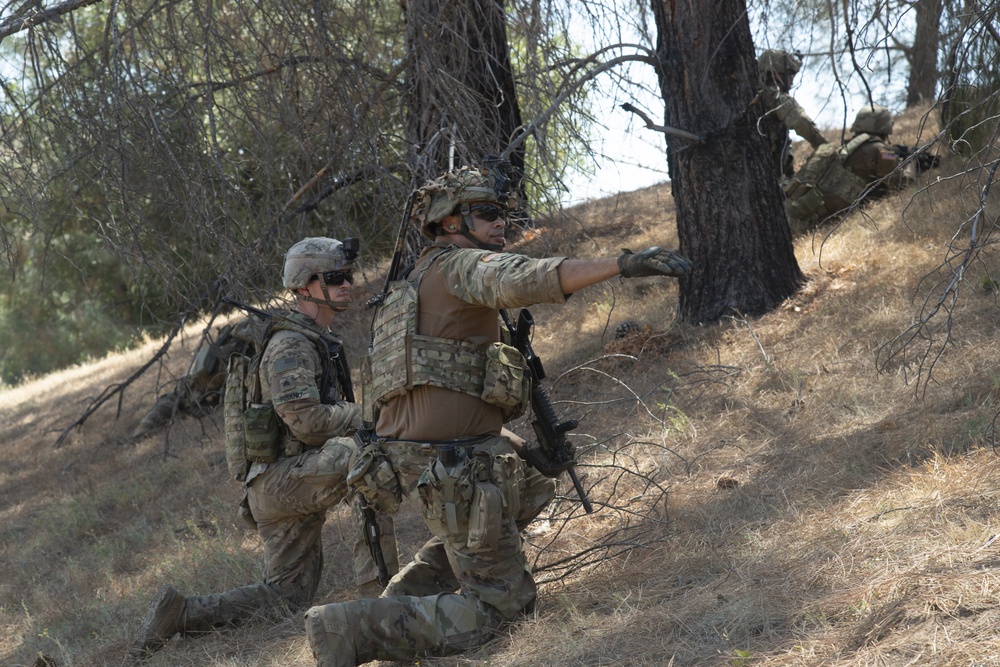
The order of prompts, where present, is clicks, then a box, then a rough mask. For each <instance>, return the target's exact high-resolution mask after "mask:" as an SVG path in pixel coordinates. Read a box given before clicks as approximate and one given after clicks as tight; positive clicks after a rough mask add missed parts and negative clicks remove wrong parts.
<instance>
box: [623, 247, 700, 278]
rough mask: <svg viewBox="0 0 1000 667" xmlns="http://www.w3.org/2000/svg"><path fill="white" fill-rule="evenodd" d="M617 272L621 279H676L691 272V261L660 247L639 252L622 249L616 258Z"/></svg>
mask: <svg viewBox="0 0 1000 667" xmlns="http://www.w3.org/2000/svg"><path fill="white" fill-rule="evenodd" d="M618 270H619V271H620V272H621V274H622V277H623V278H645V277H647V276H672V277H674V278H677V277H679V276H683V275H684V274H686V273H690V271H691V260H689V259H688V258H687V257H685V256H684V255H682V254H680V253H679V252H675V251H673V250H667V249H666V248H661V247H660V246H653V247H652V248H646V249H645V250H641V251H639V252H636V253H634V252H632V251H631V250H629V249H627V248H623V249H622V254H621V255H619V256H618Z"/></svg>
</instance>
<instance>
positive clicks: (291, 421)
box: [260, 312, 361, 454]
mask: <svg viewBox="0 0 1000 667" xmlns="http://www.w3.org/2000/svg"><path fill="white" fill-rule="evenodd" d="M288 319H289V320H291V321H293V322H294V323H296V324H299V325H301V326H303V327H304V328H307V329H312V330H314V331H315V332H316V334H317V336H321V335H329V334H326V332H324V331H321V330H319V329H318V328H317V327H316V324H315V323H314V322H313V321H312V320H311V319H310V318H309V317H307V316H306V315H303V314H302V313H295V312H293V313H291V314H290V315H289V316H288ZM322 377H323V359H322V358H321V357H320V353H319V350H318V349H317V347H316V344H315V343H313V341H311V340H310V339H309V338H307V337H306V336H305V335H303V334H301V333H299V332H297V331H277V332H275V333H274V334H272V335H271V338H270V339H269V340H268V342H267V346H266V347H265V348H264V355H263V358H262V359H261V363H260V384H261V398H262V399H263V401H264V402H265V403H273V404H274V410H275V412H277V413H278V416H279V417H280V418H281V421H283V422H284V423H285V425H286V426H287V427H288V430H289V431H290V436H288V437H290V438H293V439H295V440H297V441H299V442H301V443H303V444H305V445H307V446H312V447H319V446H321V445H322V444H323V443H324V442H326V440H327V439H328V438H330V437H332V436H334V435H339V434H345V433H349V432H350V431H353V430H355V429H357V428H359V427H360V426H361V407H360V406H359V405H357V404H355V403H347V402H346V401H343V400H336V401H333V400H332V399H331V397H321V396H320V383H321V380H322ZM338 398H339V397H338ZM324 399H325V401H326V402H324ZM296 449H297V447H296V445H295V444H294V443H288V442H287V441H286V443H285V452H286V454H290V453H294V452H295V450H296Z"/></svg>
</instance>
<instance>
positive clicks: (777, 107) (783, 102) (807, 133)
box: [761, 86, 826, 148]
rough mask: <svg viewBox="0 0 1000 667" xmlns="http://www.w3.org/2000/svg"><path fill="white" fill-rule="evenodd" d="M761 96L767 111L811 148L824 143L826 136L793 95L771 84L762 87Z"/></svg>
mask: <svg viewBox="0 0 1000 667" xmlns="http://www.w3.org/2000/svg"><path fill="white" fill-rule="evenodd" d="M761 97H762V98H763V100H764V105H765V107H766V108H767V109H768V112H770V113H774V114H775V115H776V116H777V117H778V118H779V119H780V120H781V122H782V123H784V124H785V125H787V126H788V127H789V129H791V130H794V131H795V134H797V135H799V136H800V137H802V138H803V139H805V140H806V141H808V142H809V143H810V144H811V145H812V147H813V148H816V147H817V146H822V145H823V144H825V143H826V138H825V137H824V136H823V134H822V133H821V132H820V131H819V128H818V127H816V123H814V122H813V120H812V118H810V117H809V114H807V113H806V110H805V109H803V108H802V107H801V106H800V105H799V103H798V102H796V101H795V98H794V97H792V96H791V95H789V94H788V93H785V92H782V91H781V90H780V89H778V88H774V87H771V86H768V87H767V88H764V90H763V91H762V92H761Z"/></svg>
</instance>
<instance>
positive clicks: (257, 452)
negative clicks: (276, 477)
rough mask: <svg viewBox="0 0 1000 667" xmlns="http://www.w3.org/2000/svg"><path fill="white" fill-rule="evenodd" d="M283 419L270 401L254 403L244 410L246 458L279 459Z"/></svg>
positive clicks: (260, 460) (267, 461) (264, 461)
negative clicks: (279, 417)
mask: <svg viewBox="0 0 1000 667" xmlns="http://www.w3.org/2000/svg"><path fill="white" fill-rule="evenodd" d="M281 430H282V429H281V420H280V419H278V414H277V413H276V412H275V411H274V406H273V405H271V404H269V403H252V404H251V405H250V407H248V408H247V409H246V410H245V411H244V412H243V442H244V445H245V447H246V459H247V461H251V462H253V463H272V462H273V461H277V460H278V445H279V444H280V442H281Z"/></svg>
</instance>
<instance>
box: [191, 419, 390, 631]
mask: <svg viewBox="0 0 1000 667" xmlns="http://www.w3.org/2000/svg"><path fill="white" fill-rule="evenodd" d="M354 449H355V447H354V442H353V440H351V439H350V438H331V439H330V440H328V441H327V442H326V444H325V445H324V446H323V447H321V448H318V449H312V450H309V451H307V452H305V453H303V454H300V455H298V456H293V457H288V458H285V459H282V460H281V461H278V462H276V463H273V464H270V465H269V466H268V469H267V471H266V472H264V473H262V474H261V475H259V476H257V477H255V478H254V479H253V480H252V481H251V482H250V484H249V487H248V488H247V500H248V502H249V506H250V512H251V514H252V516H253V518H254V520H255V521H256V523H257V532H258V534H259V535H260V538H261V540H262V542H263V544H264V578H263V581H261V582H259V583H256V584H251V585H249V586H243V587H241V588H236V589H233V590H230V591H227V592H225V593H220V594H215V595H202V596H192V597H188V598H187V599H186V612H185V622H184V628H183V630H184V631H185V632H196V631H202V630H209V629H211V628H213V627H218V626H222V625H232V624H235V623H238V622H241V621H245V620H247V619H249V618H252V617H254V616H257V615H261V614H267V613H269V612H272V611H277V610H282V611H283V610H286V609H301V608H303V607H307V606H308V605H309V604H311V603H312V601H313V599H314V597H315V595H316V590H317V588H318V586H319V582H320V577H321V575H322V570H323V542H322V531H323V524H324V522H325V521H326V512H327V510H328V509H329V508H331V507H333V506H334V505H336V504H337V503H339V502H341V501H342V500H344V498H345V497H346V496H347V493H348V491H349V487H348V486H347V484H346V481H345V480H346V477H347V471H348V465H349V461H350V457H351V453H352V452H353V451H354ZM354 516H355V517H356V518H357V521H355V544H354V558H353V561H354V569H355V574H356V575H357V578H358V584H359V585H361V584H365V583H366V582H368V581H370V580H372V579H374V578H375V577H376V573H377V569H376V567H375V564H374V562H373V560H372V558H371V555H370V552H369V549H368V545H367V543H366V542H365V539H364V530H363V525H362V524H361V513H360V509H358V508H357V507H356V508H355V514H354ZM376 516H377V517H378V523H379V529H380V534H381V545H382V552H383V554H384V557H385V560H386V565H387V566H388V568H389V573H390V575H392V574H394V573H396V572H398V570H399V558H398V555H397V551H396V541H395V531H394V525H393V522H392V517H391V516H390V515H385V514H378V515H376Z"/></svg>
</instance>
